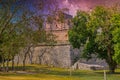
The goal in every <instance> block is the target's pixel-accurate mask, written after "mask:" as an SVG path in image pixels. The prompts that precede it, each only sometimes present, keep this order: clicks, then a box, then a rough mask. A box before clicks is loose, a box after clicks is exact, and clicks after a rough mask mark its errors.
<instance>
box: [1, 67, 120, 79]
mask: <svg viewBox="0 0 120 80" xmlns="http://www.w3.org/2000/svg"><path fill="white" fill-rule="evenodd" d="M21 68H22V67H21V66H19V70H21ZM116 72H117V73H116V74H108V73H107V80H120V74H119V72H120V69H117V70H116ZM0 80H103V70H100V71H87V70H75V71H72V75H71V76H70V71H69V69H62V68H51V67H47V66H40V65H28V66H27V67H26V71H25V72H22V71H16V72H13V71H10V72H8V73H5V72H0Z"/></svg>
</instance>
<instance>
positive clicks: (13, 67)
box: [12, 57, 14, 70]
mask: <svg viewBox="0 0 120 80" xmlns="http://www.w3.org/2000/svg"><path fill="white" fill-rule="evenodd" d="M12 70H14V57H13V58H12Z"/></svg>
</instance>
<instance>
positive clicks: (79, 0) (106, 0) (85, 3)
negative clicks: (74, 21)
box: [19, 0, 120, 15]
mask: <svg viewBox="0 0 120 80" xmlns="http://www.w3.org/2000/svg"><path fill="white" fill-rule="evenodd" d="M41 1H42V2H43V3H44V4H43V5H46V9H45V10H46V11H47V10H49V6H50V5H52V6H53V5H55V6H56V5H59V6H60V7H62V8H68V9H69V14H71V15H75V13H76V11H77V10H84V11H89V10H90V9H92V8H94V7H95V6H98V5H107V6H111V5H112V4H113V3H120V0H19V2H22V3H23V4H26V5H27V6H28V7H29V8H30V9H31V10H35V9H36V8H35V7H37V8H38V7H39V5H40V4H41ZM55 6H53V7H55ZM53 7H52V8H53ZM37 11H38V10H37ZM38 12H39V11H38Z"/></svg>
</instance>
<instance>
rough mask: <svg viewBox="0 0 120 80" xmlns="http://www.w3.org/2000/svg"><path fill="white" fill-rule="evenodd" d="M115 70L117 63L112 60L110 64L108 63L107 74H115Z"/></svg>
mask: <svg viewBox="0 0 120 80" xmlns="http://www.w3.org/2000/svg"><path fill="white" fill-rule="evenodd" d="M116 68H117V63H116V62H115V61H113V60H112V62H111V63H109V72H110V73H111V74H113V73H115V69H116Z"/></svg>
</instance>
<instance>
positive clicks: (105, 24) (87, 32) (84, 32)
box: [69, 6, 120, 73]
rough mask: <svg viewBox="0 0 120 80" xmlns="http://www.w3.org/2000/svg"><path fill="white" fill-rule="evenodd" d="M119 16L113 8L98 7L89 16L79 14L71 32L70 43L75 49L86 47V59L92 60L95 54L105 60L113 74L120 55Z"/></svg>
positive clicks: (74, 20)
mask: <svg viewBox="0 0 120 80" xmlns="http://www.w3.org/2000/svg"><path fill="white" fill-rule="evenodd" d="M84 14H87V13H84ZM119 15H120V13H119V12H117V11H114V10H113V9H112V8H106V7H101V6H98V7H96V8H95V9H94V10H93V11H92V12H91V13H89V16H88V15H83V12H78V13H77V16H75V17H74V19H73V28H72V29H71V30H69V41H70V43H71V44H72V45H73V47H74V48H80V47H81V46H82V47H84V50H83V56H84V57H87V58H91V57H92V56H91V55H92V54H95V55H96V56H97V57H98V58H101V59H104V60H105V61H106V63H107V64H108V66H109V70H110V72H111V73H114V71H115V69H116V68H117V62H119V59H118V57H119V55H120V53H119V26H120V24H119ZM116 61H117V62H116Z"/></svg>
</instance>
